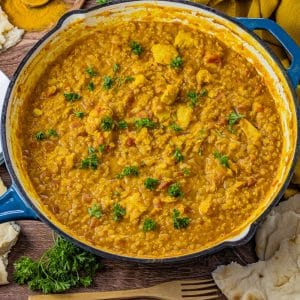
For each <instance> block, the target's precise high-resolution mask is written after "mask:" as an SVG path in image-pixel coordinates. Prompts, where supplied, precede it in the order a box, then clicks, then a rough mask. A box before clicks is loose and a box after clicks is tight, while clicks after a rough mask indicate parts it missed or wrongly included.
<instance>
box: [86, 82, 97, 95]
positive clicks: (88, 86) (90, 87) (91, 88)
mask: <svg viewBox="0 0 300 300" xmlns="http://www.w3.org/2000/svg"><path fill="white" fill-rule="evenodd" d="M87 88H88V90H89V91H90V92H92V91H93V90H94V89H95V85H94V82H93V81H90V82H89V83H88V85H87Z"/></svg>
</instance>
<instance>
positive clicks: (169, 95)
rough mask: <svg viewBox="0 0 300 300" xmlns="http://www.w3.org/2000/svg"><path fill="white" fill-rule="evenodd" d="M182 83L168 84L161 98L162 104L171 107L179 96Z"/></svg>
mask: <svg viewBox="0 0 300 300" xmlns="http://www.w3.org/2000/svg"><path fill="white" fill-rule="evenodd" d="M179 85H180V82H177V83H176V84H168V85H167V88H166V90H165V91H164V93H163V94H162V96H161V102H163V103H165V104H168V105H171V104H172V103H174V102H175V100H176V97H177V94H178V92H179Z"/></svg>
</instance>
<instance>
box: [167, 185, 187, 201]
mask: <svg viewBox="0 0 300 300" xmlns="http://www.w3.org/2000/svg"><path fill="white" fill-rule="evenodd" d="M168 195H169V196H171V197H175V198H177V197H182V196H183V192H182V191H181V187H180V185H179V183H173V184H171V185H170V186H169V188H168Z"/></svg>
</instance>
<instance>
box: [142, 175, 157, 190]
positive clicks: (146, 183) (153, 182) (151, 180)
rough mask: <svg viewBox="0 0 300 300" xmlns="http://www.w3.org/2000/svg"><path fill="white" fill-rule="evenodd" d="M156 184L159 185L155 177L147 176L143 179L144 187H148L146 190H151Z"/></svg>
mask: <svg viewBox="0 0 300 300" xmlns="http://www.w3.org/2000/svg"><path fill="white" fill-rule="evenodd" d="M158 185H159V180H158V179H155V178H150V177H148V178H147V179H146V180H145V181H144V186H145V188H146V189H148V190H150V191H153V190H154V189H155V188H156V187H157V186H158Z"/></svg>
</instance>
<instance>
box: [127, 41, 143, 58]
mask: <svg viewBox="0 0 300 300" xmlns="http://www.w3.org/2000/svg"><path fill="white" fill-rule="evenodd" d="M130 48H131V51H132V53H134V54H135V55H138V56H140V55H141V54H142V52H143V51H144V49H143V47H142V46H141V45H140V44H139V43H138V42H136V41H132V42H131V43H130Z"/></svg>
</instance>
